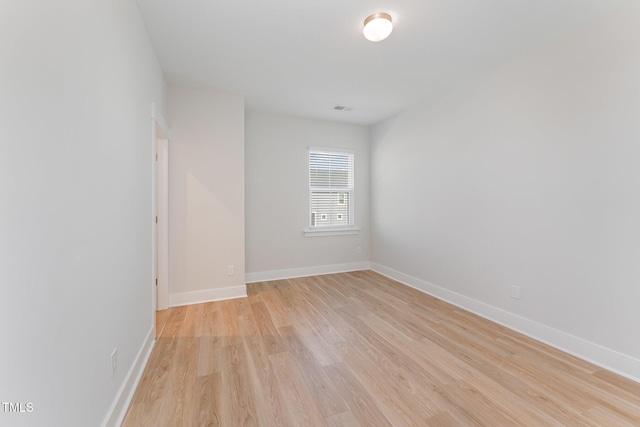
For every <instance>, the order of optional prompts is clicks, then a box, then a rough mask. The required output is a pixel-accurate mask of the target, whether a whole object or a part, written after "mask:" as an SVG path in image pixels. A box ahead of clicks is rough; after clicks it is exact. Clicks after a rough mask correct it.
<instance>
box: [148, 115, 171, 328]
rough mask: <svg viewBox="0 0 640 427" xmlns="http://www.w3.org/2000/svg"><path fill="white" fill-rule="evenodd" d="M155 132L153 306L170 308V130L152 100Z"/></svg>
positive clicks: (153, 136)
mask: <svg viewBox="0 0 640 427" xmlns="http://www.w3.org/2000/svg"><path fill="white" fill-rule="evenodd" d="M151 134H152V144H153V145H152V147H153V158H152V171H153V177H152V188H153V189H152V199H153V202H152V205H153V215H152V218H151V219H152V221H151V224H152V230H153V232H152V236H153V239H152V240H153V243H152V250H153V257H152V289H153V292H152V295H153V296H152V298H153V301H152V307H153V324H154V325H155V316H156V311H158V310H164V309H167V308H169V221H168V219H169V203H168V202H169V130H168V127H167V125H166V122H165V121H164V118H163V117H162V114H161V113H160V112H159V111H158V110H157V108H156V105H155V104H154V103H152V104H151Z"/></svg>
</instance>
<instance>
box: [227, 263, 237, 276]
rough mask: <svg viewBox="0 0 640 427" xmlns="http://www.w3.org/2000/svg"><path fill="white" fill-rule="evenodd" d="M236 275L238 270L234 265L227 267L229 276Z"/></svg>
mask: <svg viewBox="0 0 640 427" xmlns="http://www.w3.org/2000/svg"><path fill="white" fill-rule="evenodd" d="M234 274H236V268H235V267H234V266H233V265H230V266H228V267H227V276H233V275H234Z"/></svg>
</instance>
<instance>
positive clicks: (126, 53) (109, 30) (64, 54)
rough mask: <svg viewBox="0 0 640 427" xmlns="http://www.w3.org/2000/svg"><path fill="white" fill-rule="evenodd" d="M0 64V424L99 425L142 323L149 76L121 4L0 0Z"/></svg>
mask: <svg viewBox="0 0 640 427" xmlns="http://www.w3.org/2000/svg"><path fill="white" fill-rule="evenodd" d="M0 63H2V66H0V200H1V202H0V203H1V208H0V294H1V295H2V296H1V297H0V325H2V326H1V330H2V332H1V336H2V338H1V339H0V367H1V368H0V401H2V402H22V403H26V402H32V403H33V412H32V413H22V414H20V413H18V414H15V413H12V414H9V413H5V412H4V408H0V425H11V426H22V425H25V426H26V425H28V426H34V425H43V426H44V425H47V426H98V425H100V424H101V423H102V422H103V420H105V419H106V417H107V413H108V411H109V410H110V406H111V405H112V403H114V402H115V401H116V400H117V398H118V396H119V390H120V389H121V387H123V386H124V385H125V384H126V380H127V379H128V378H127V373H128V371H129V370H130V369H131V368H132V366H133V365H134V362H135V359H136V356H137V355H138V353H139V351H140V350H141V349H142V348H143V344H144V343H150V342H151V341H150V340H147V338H149V337H150V335H149V334H150V333H151V332H152V329H153V327H154V324H153V322H152V271H151V261H152V259H151V258H152V246H151V242H152V236H151V230H152V222H151V218H152V205H151V200H152V198H151V197H152V195H151V183H152V179H151V176H152V169H151V168H152V153H153V151H152V144H151V119H150V117H151V109H150V104H151V102H152V101H155V102H156V103H161V102H162V100H163V90H164V89H163V85H164V83H163V78H162V74H161V71H160V68H159V66H158V63H157V60H156V58H155V54H154V53H153V51H152V49H151V46H150V43H149V41H148V39H147V36H146V32H145V28H144V26H143V24H142V21H141V20H140V17H139V14H138V11H137V8H136V6H135V4H134V2H132V1H129V0H101V1H92V2H86V1H84V0H61V1H56V2H51V1H48V0H46V1H45V0H31V1H26V2H21V1H9V2H7V1H3V2H2V3H1V4H0ZM116 347H117V348H118V370H117V373H116V376H115V377H114V378H111V377H110V373H111V372H110V369H111V368H110V354H111V352H112V350H113V349H114V348H116Z"/></svg>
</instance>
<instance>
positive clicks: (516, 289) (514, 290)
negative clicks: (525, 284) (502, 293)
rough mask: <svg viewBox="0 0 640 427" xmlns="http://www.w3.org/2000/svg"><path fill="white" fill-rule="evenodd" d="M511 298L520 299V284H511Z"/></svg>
mask: <svg viewBox="0 0 640 427" xmlns="http://www.w3.org/2000/svg"><path fill="white" fill-rule="evenodd" d="M511 298H513V299H520V286H515V285H511Z"/></svg>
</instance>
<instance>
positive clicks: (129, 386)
mask: <svg viewBox="0 0 640 427" xmlns="http://www.w3.org/2000/svg"><path fill="white" fill-rule="evenodd" d="M155 337H156V325H155V323H154V325H153V326H152V327H151V330H150V331H149V333H148V334H147V337H146V338H145V340H144V342H143V343H142V347H140V350H139V351H138V354H137V355H136V358H135V360H134V361H133V365H132V366H131V369H129V372H127V376H126V378H125V380H124V383H122V387H120V390H119V391H118V394H117V395H116V398H115V400H114V401H113V403H112V404H111V407H110V408H109V412H107V416H106V417H105V419H104V421H103V422H102V427H112V426H113V427H116V426H120V425H121V424H122V421H124V417H125V415H126V414H127V409H129V405H130V404H131V399H133V394H134V393H135V391H136V388H137V387H138V383H139V382H140V378H142V373H143V372H144V368H145V367H146V366H147V361H148V360H149V356H151V350H153V346H154V344H155V342H156V341H155Z"/></svg>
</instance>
